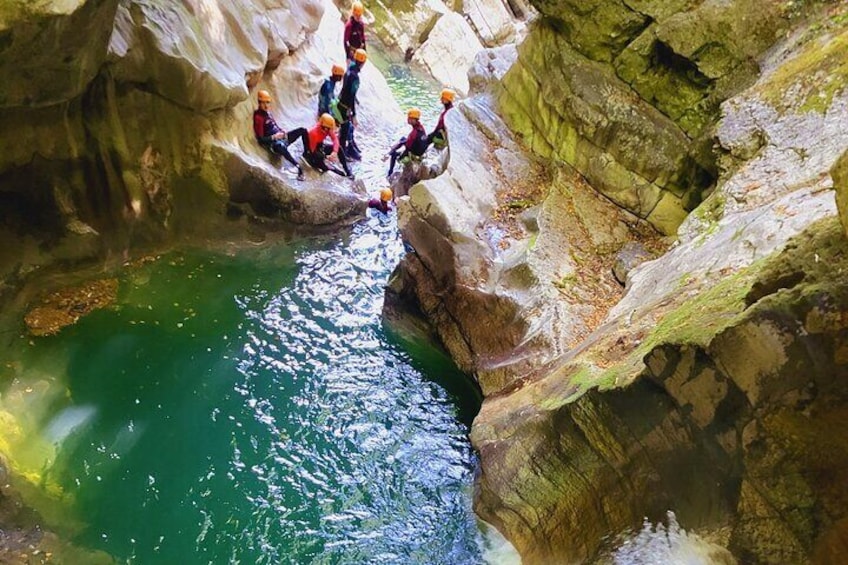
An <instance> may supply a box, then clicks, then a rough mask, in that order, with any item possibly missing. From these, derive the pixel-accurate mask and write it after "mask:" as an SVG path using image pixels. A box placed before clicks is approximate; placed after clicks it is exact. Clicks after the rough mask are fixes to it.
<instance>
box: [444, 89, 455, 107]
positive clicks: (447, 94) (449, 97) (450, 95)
mask: <svg viewBox="0 0 848 565" xmlns="http://www.w3.org/2000/svg"><path fill="white" fill-rule="evenodd" d="M455 97H456V92H454V91H453V90H451V89H450V88H445V89H444V90H442V97H441V100H442V104H447V103H448V102H453V99H454V98H455Z"/></svg>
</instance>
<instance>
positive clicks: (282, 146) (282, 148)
mask: <svg viewBox="0 0 848 565" xmlns="http://www.w3.org/2000/svg"><path fill="white" fill-rule="evenodd" d="M256 98H257V101H258V103H259V108H258V109H256V110H255V111H254V112H253V133H254V134H255V135H256V140H257V141H258V142H259V145H261V146H262V147H264V148H265V149H267V150H268V151H270V152H271V153H274V154H275V155H282V156H283V157H285V158H286V161H288V162H289V163H291V164H292V165H294V166H295V167H297V180H303V169H302V168H301V167H300V165H298V164H297V161H295V159H294V157H292V155H291V153H289V149H288V147H289V145H291V144H292V143H293V142H294V141H295V140H297V139H300V140H301V143H303V150H304V151H306V129H305V128H296V129H293V130H291V131H290V132H288V133H286V132H285V131H284V130H283V128H281V127H280V126H278V125H277V122H276V121H275V120H274V118H273V117H271V114H270V113H269V112H268V109H269V108H270V107H271V94H270V93H269V92H268V91H267V90H260V91H259V93H258V94H257V96H256Z"/></svg>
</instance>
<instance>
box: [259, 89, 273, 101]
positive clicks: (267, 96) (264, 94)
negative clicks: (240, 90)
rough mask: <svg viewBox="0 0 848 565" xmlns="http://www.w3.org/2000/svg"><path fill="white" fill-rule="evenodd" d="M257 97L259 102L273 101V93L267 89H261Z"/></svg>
mask: <svg viewBox="0 0 848 565" xmlns="http://www.w3.org/2000/svg"><path fill="white" fill-rule="evenodd" d="M256 99H257V100H258V101H259V102H270V101H271V93H270V92H268V91H267V90H260V91H259V92H257V93H256Z"/></svg>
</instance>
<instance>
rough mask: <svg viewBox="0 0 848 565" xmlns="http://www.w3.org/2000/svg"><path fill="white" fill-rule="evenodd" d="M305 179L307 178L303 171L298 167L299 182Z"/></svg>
mask: <svg viewBox="0 0 848 565" xmlns="http://www.w3.org/2000/svg"><path fill="white" fill-rule="evenodd" d="M304 178H306V177H304V176H303V169H301V168H300V167H298V168H297V180H303V179H304Z"/></svg>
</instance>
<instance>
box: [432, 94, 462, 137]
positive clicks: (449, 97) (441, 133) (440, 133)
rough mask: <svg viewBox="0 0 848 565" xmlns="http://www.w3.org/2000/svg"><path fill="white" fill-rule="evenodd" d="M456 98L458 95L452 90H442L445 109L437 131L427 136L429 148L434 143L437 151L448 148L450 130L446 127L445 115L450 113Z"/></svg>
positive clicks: (440, 116) (437, 125)
mask: <svg viewBox="0 0 848 565" xmlns="http://www.w3.org/2000/svg"><path fill="white" fill-rule="evenodd" d="M455 97H456V93H455V92H454V91H453V90H451V89H450V88H445V89H444V90H442V95H441V98H440V101H441V103H442V105H444V107H445V109H444V110H442V113H441V114H440V115H439V123H438V124H436V129H434V130H433V131H432V132H430V135H428V136H427V145H428V146H429V145H430V144H431V143H432V144H433V147H435V148H436V149H444V148H445V147H447V145H448V130H447V128H446V127H445V115H446V114H447V113H448V110H450V109H451V108H453V99H454V98H455Z"/></svg>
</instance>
